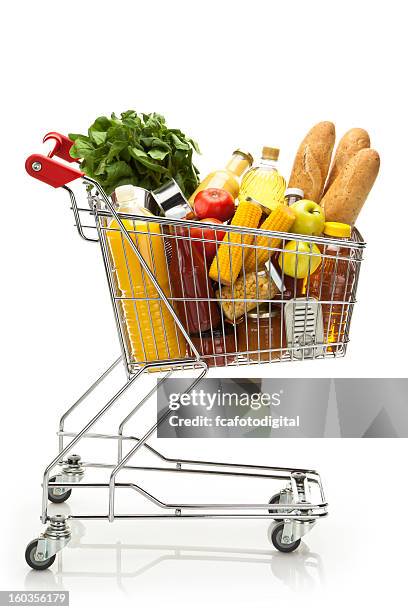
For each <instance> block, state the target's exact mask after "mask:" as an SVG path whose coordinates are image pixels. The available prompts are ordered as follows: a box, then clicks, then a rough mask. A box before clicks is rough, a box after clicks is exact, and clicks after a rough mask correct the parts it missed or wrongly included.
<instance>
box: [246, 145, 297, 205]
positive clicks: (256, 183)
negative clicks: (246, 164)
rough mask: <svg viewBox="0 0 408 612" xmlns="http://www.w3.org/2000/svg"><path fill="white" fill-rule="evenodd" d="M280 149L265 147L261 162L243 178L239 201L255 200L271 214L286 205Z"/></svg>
mask: <svg viewBox="0 0 408 612" xmlns="http://www.w3.org/2000/svg"><path fill="white" fill-rule="evenodd" d="M278 159H279V149H275V148H273V147H264V148H263V149H262V157H261V160H260V162H259V163H258V164H257V165H256V166H254V167H253V168H250V169H249V170H247V172H246V173H245V174H244V176H243V177H242V182H241V187H240V190H239V196H238V197H239V200H240V201H241V200H245V199H246V198H253V199H254V200H257V202H259V203H260V204H261V206H262V208H263V209H264V211H265V212H266V214H269V213H270V212H271V210H273V209H274V208H275V207H276V206H278V205H279V204H281V203H284V197H285V189H286V181H285V179H284V178H283V176H281V175H280V174H279V172H278V169H277V166H276V164H277V161H278Z"/></svg>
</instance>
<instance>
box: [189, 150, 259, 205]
mask: <svg viewBox="0 0 408 612" xmlns="http://www.w3.org/2000/svg"><path fill="white" fill-rule="evenodd" d="M253 161H254V159H253V157H252V155H251V154H250V153H245V151H241V150H240V149H237V150H236V151H234V153H233V154H232V157H231V159H230V161H229V162H228V164H227V165H226V166H225V168H223V169H222V170H215V171H214V172H211V173H210V174H209V175H208V176H206V177H205V179H204V180H203V181H202V182H201V183H200V184H199V186H198V187H197V189H196V190H195V192H194V193H193V194H192V195H191V196H190V198H189V202H190V204H194V198H195V197H196V195H197V193H199V192H200V191H203V190H204V189H209V188H210V187H216V188H218V189H225V191H228V192H229V193H230V194H231V195H232V197H233V198H234V200H235V199H236V198H237V197H238V193H239V179H240V177H241V176H242V174H243V173H244V172H245V170H247V169H248V168H249V166H251V165H252V164H253Z"/></svg>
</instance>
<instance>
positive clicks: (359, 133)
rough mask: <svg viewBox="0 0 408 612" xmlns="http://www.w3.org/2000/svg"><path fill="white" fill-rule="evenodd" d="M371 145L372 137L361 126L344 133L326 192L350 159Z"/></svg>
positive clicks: (335, 156)
mask: <svg viewBox="0 0 408 612" xmlns="http://www.w3.org/2000/svg"><path fill="white" fill-rule="evenodd" d="M369 147H370V137H369V135H368V133H367V132H366V131H365V130H363V129H361V128H352V129H351V130H349V131H348V132H346V133H345V134H344V136H343V138H342V139H341V140H340V142H339V144H338V145H337V149H336V153H335V155H334V160H333V164H332V167H331V170H330V174H329V177H328V179H327V181H326V186H325V188H324V193H326V191H328V189H329V187H330V185H331V184H332V183H333V182H334V181H335V179H336V178H337V176H338V175H339V174H340V172H341V171H342V169H343V168H344V166H345V165H346V164H347V163H348V162H349V161H350V159H351V158H352V157H354V155H355V154H356V153H358V152H359V151H361V149H368V148H369Z"/></svg>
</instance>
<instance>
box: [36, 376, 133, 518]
mask: <svg viewBox="0 0 408 612" xmlns="http://www.w3.org/2000/svg"><path fill="white" fill-rule="evenodd" d="M144 370H145V368H141V369H140V370H139V372H137V373H136V374H134V376H133V377H132V378H131V379H130V380H128V381H127V382H126V383H125V384H124V385H123V387H121V388H120V389H119V391H118V392H117V393H115V395H114V396H113V397H112V398H111V399H110V400H109V401H108V402H107V403H106V404H105V405H104V406H103V408H102V409H101V410H100V411H99V412H98V413H97V414H96V415H95V416H94V417H93V418H92V419H91V420H90V421H89V422H88V423H87V424H86V425H85V427H84V428H83V429H82V430H81V431H80V432H79V433H78V434H77V435H76V436H75V438H73V439H72V440H71V442H69V444H67V446H66V447H65V448H63V450H62V451H61V452H60V453H58V455H57V456H56V457H55V458H54V459H53V460H52V461H51V463H50V464H49V465H48V466H47V467H46V469H45V471H44V476H43V495H42V513H41V521H42V522H43V524H45V523H46V522H47V506H48V494H47V491H48V477H49V473H50V471H51V470H52V469H53V467H55V466H56V465H57V463H58V462H59V461H61V459H63V458H64V456H65V455H66V454H67V453H68V452H69V451H70V450H71V449H72V448H73V447H74V446H75V444H77V442H78V441H79V440H80V439H81V438H82V437H83V435H84V434H85V433H87V431H88V430H89V429H91V427H93V425H95V423H96V422H97V421H99V419H100V418H101V417H102V416H103V415H104V414H105V413H106V412H107V411H108V410H109V408H110V407H111V406H112V405H113V404H114V403H115V402H116V401H117V400H118V399H119V397H120V396H121V395H123V393H124V392H125V391H126V390H127V389H128V388H129V387H130V386H131V385H133V383H134V382H135V380H136V379H137V378H138V377H139V376H140V375H141V374H142V373H143V372H144Z"/></svg>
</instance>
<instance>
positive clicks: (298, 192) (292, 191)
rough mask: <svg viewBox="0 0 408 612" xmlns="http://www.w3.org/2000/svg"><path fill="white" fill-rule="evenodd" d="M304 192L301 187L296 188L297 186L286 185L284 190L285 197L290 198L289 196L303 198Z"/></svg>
mask: <svg viewBox="0 0 408 612" xmlns="http://www.w3.org/2000/svg"><path fill="white" fill-rule="evenodd" d="M304 195H305V192H304V191H303V189H298V187H288V188H287V190H286V191H285V198H290V196H299V197H300V198H304Z"/></svg>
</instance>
